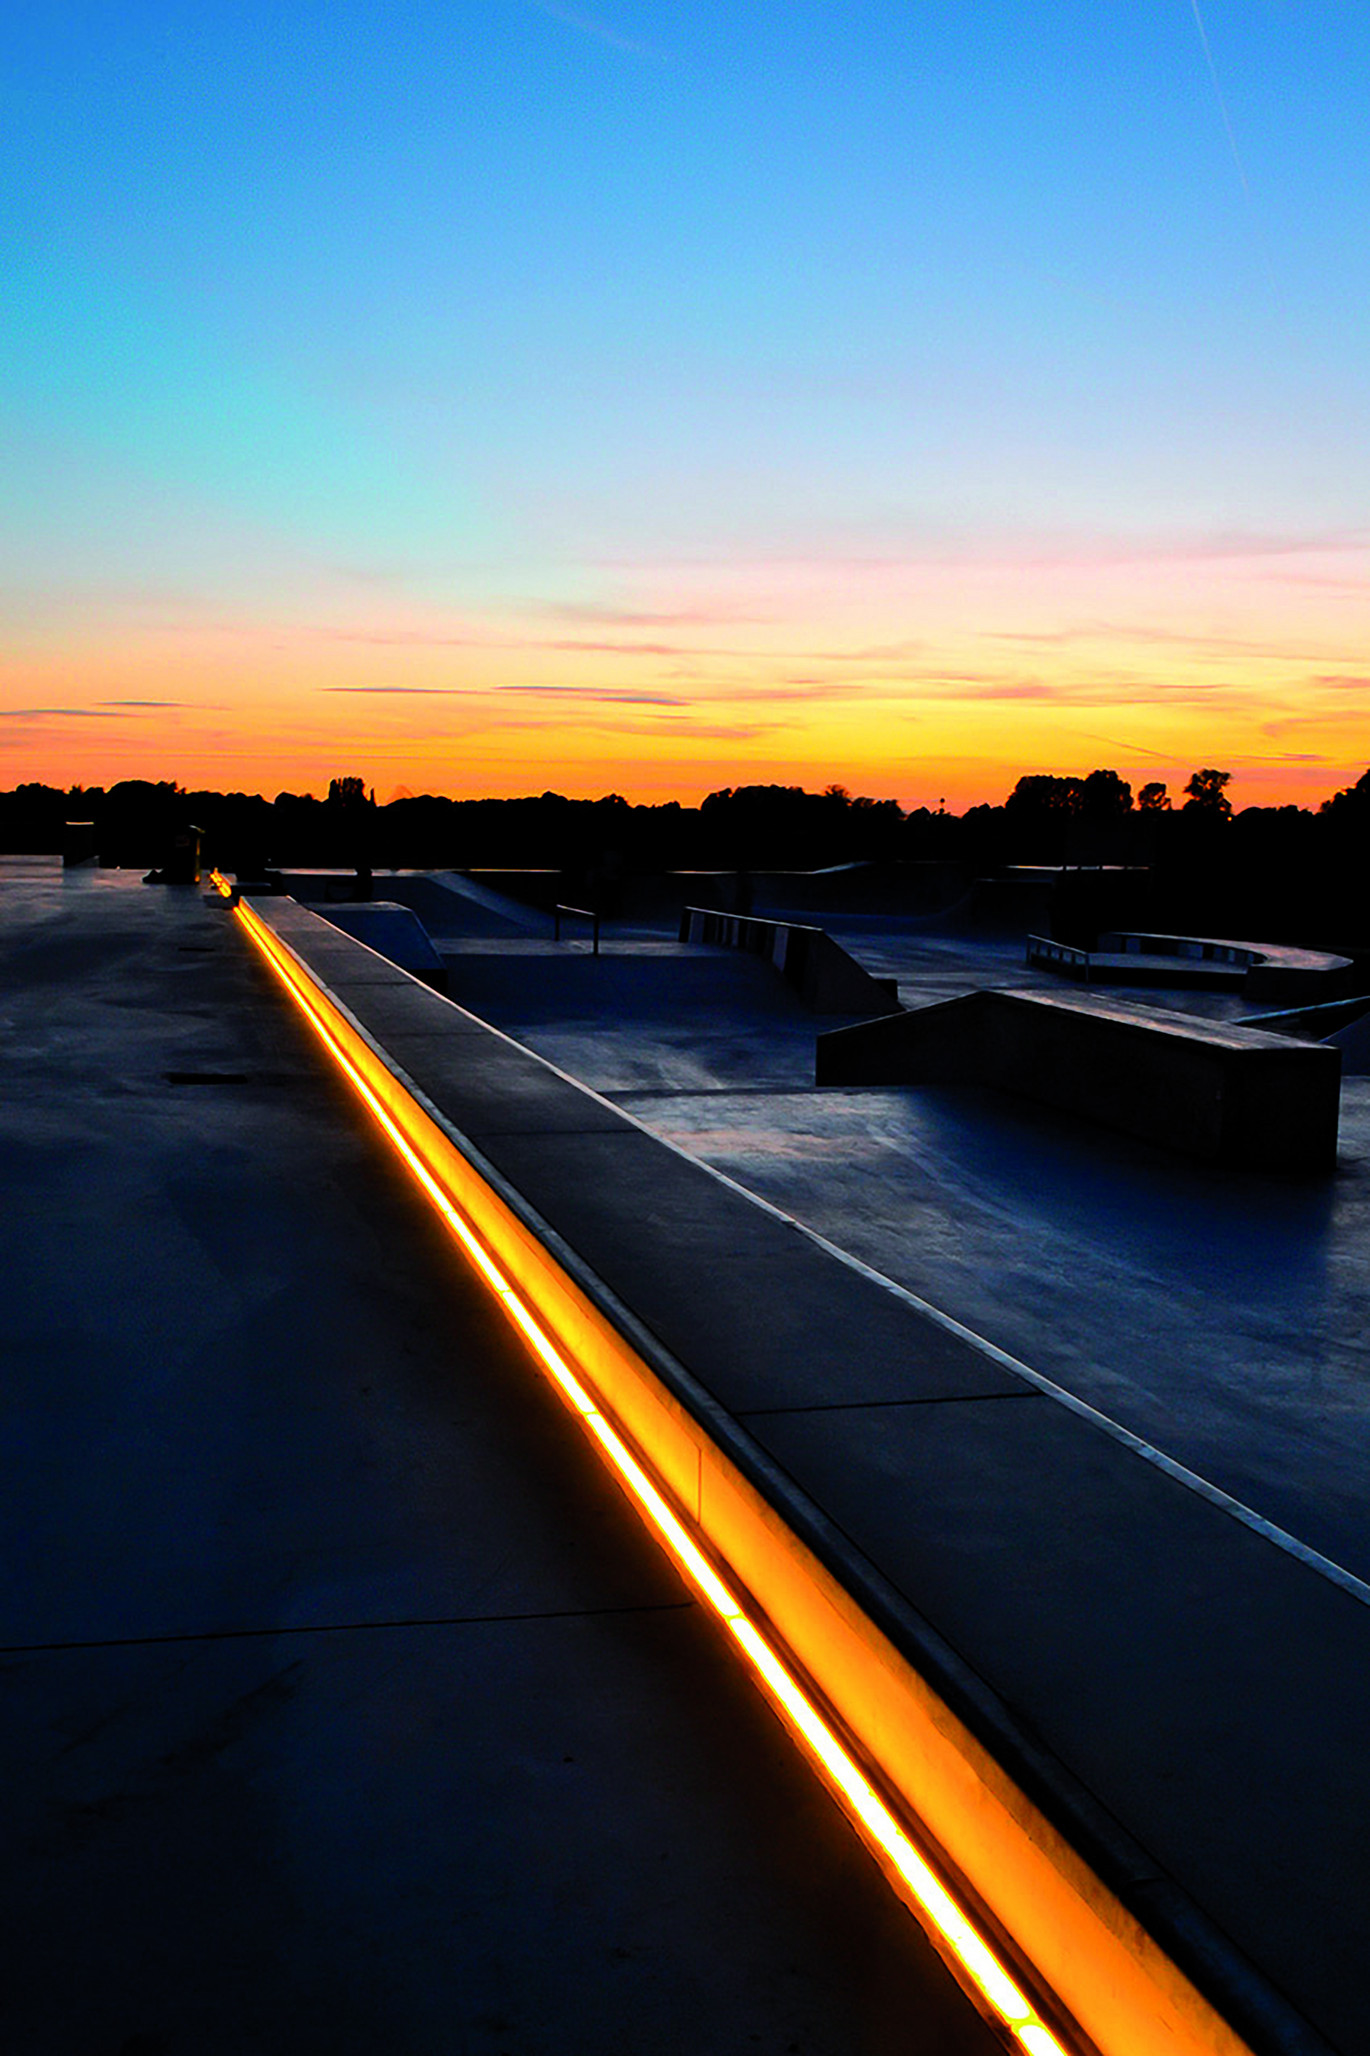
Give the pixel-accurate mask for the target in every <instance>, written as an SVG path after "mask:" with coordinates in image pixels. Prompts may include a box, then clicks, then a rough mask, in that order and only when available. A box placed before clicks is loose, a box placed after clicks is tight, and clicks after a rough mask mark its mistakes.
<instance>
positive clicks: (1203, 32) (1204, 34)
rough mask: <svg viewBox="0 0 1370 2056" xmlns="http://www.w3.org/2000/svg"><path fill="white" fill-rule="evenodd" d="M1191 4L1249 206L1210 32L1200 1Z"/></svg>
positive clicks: (1190, 0) (1214, 90)
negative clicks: (1214, 60)
mask: <svg viewBox="0 0 1370 2056" xmlns="http://www.w3.org/2000/svg"><path fill="white" fill-rule="evenodd" d="M1189 4H1190V6H1191V7H1192V8H1193V10H1194V23H1195V26H1196V28H1197V29H1198V31H1199V36H1200V39H1201V40H1202V43H1203V46H1204V61H1205V63H1206V64H1207V66H1208V76H1209V77H1210V79H1212V81H1213V94H1214V98H1215V99H1216V100H1217V103H1218V112H1219V113H1220V114H1221V115H1222V118H1223V127H1224V128H1225V129H1226V130H1227V141H1228V147H1229V148H1230V150H1231V152H1232V162H1233V163H1234V164H1235V165H1236V167H1237V177H1238V178H1239V179H1240V180H1241V182H1242V191H1243V192H1244V193H1245V194H1246V198H1247V202H1248V204H1249V203H1250V200H1251V187H1250V184H1249V183H1248V180H1247V176H1246V166H1245V165H1244V164H1243V163H1242V153H1241V151H1240V150H1239V149H1238V148H1237V138H1236V135H1235V133H1234V132H1233V128H1232V117H1231V115H1230V114H1229V113H1228V111H1227V102H1226V100H1224V98H1223V89H1222V87H1221V86H1220V85H1219V83H1218V67H1217V65H1216V64H1215V63H1214V62H1213V49H1212V45H1211V44H1210V43H1209V40H1208V30H1207V29H1206V28H1205V27H1204V18H1203V16H1202V15H1201V14H1200V12H1199V0H1189Z"/></svg>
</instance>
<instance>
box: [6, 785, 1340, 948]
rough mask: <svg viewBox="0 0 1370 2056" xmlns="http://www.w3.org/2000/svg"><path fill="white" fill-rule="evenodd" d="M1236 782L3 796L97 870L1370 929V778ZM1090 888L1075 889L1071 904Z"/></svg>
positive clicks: (9, 809) (39, 833)
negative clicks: (1023, 889) (1020, 883)
mask: <svg viewBox="0 0 1370 2056" xmlns="http://www.w3.org/2000/svg"><path fill="white" fill-rule="evenodd" d="M1229 784H1230V774H1229V773H1228V772H1227V771H1224V770H1221V769H1218V768H1216V767H1212V766H1205V767H1202V768H1200V769H1198V770H1196V771H1195V772H1194V773H1193V775H1192V776H1191V777H1190V779H1189V780H1188V782H1187V784H1186V785H1185V786H1184V787H1183V789H1182V790H1181V791H1180V792H1178V793H1176V795H1175V796H1174V798H1173V799H1172V796H1171V795H1170V793H1169V792H1168V791H1167V789H1166V787H1165V786H1164V785H1163V784H1161V783H1160V782H1159V781H1153V782H1151V783H1148V784H1144V785H1143V786H1142V787H1141V789H1140V791H1139V792H1137V793H1136V794H1135V795H1134V793H1133V789H1132V787H1131V785H1130V784H1129V782H1128V780H1127V779H1125V778H1122V777H1121V776H1120V775H1119V774H1118V773H1117V772H1116V771H1113V770H1108V769H1098V770H1093V771H1090V772H1088V773H1087V774H1084V775H1082V776H1075V775H1064V776H1061V775H1051V774H1042V773H1032V774H1029V775H1027V776H1024V777H1022V778H1020V779H1019V780H1018V781H1017V783H1016V784H1015V786H1014V787H1013V790H1012V791H1011V792H1010V793H1009V794H1008V796H1007V797H1006V799H1005V800H1004V801H1003V802H1002V803H1001V804H999V805H980V806H973V807H969V808H967V809H966V811H965V812H964V813H962V814H959V815H957V814H952V813H948V812H947V811H946V809H945V807H942V806H939V807H937V808H935V809H933V808H928V807H915V808H913V809H911V810H909V811H907V812H906V811H905V810H904V809H903V808H902V807H900V806H899V805H898V803H897V802H896V801H894V800H888V799H883V800H882V799H873V798H869V797H867V796H865V795H854V794H852V793H850V792H848V791H847V790H846V789H845V788H844V787H842V786H840V785H829V786H828V787H827V788H826V789H825V790H823V791H821V792H809V791H806V790H805V789H804V788H802V787H800V786H789V785H741V786H728V787H724V788H722V789H721V790H719V791H716V792H711V793H709V794H708V795H707V796H706V797H705V798H704V799H703V800H702V801H701V802H700V804H699V805H698V806H697V807H689V806H682V805H680V804H679V803H678V802H677V801H674V800H668V801H665V802H662V803H659V804H656V805H645V804H639V805H634V804H631V803H630V802H629V801H627V800H626V799H624V798H623V797H622V796H621V795H620V794H618V793H609V794H607V795H605V796H604V797H603V798H600V799H594V800H577V799H568V798H566V797H565V796H564V795H562V794H560V793H553V792H544V793H541V794H539V795H536V796H530V797H527V798H520V799H461V800H458V799H449V798H445V797H443V796H442V795H439V794H422V795H418V796H412V797H411V796H402V797H398V798H395V799H392V800H391V801H390V802H389V803H388V804H387V805H377V804H376V801H375V796H374V793H373V792H372V791H370V790H369V789H368V787H367V785H366V783H365V781H364V780H363V779H362V778H360V777H356V776H340V777H337V778H335V779H333V780H332V782H331V784H330V786H329V790H328V793H327V795H326V796H325V797H323V798H318V797H315V796H314V795H312V794H309V793H291V792H281V793H278V794H277V795H276V796H275V798H274V799H267V798H265V797H263V796H262V795H260V794H250V793H242V792H229V793H219V792H210V791H187V790H185V789H184V788H183V787H181V786H179V785H177V784H174V783H172V782H166V781H164V782H161V783H151V782H148V781H145V780H140V779H129V780H124V781H122V782H121V783H119V784H117V785H113V786H110V787H109V788H108V789H105V788H102V787H82V786H72V787H69V788H67V789H65V790H63V789H61V788H59V787H55V786H48V785H42V784H26V785H20V786H18V787H16V788H15V789H14V790H13V791H11V792H6V793H0V850H4V851H7V852H18V851H23V852H35V853H41V852H44V851H48V852H58V851H60V850H61V849H62V847H63V837H64V833H65V825H66V823H67V822H69V821H75V820H82V821H90V822H93V823H94V834H95V843H96V847H97V850H98V854H99V856H100V860H101V861H102V862H104V863H108V864H121V865H129V866H138V867H141V868H144V869H146V868H147V867H149V866H152V865H156V864H158V863H161V862H162V861H164V859H165V856H166V852H167V849H168V847H169V844H170V839H171V837H172V835H173V834H174V832H175V830H176V829H177V828H178V827H181V826H183V825H184V824H185V823H186V822H187V821H191V822H194V823H195V824H197V825H198V826H199V827H200V828H201V829H202V830H203V832H204V850H205V856H206V859H207V860H208V861H212V862H216V863H219V864H221V865H222V866H223V867H224V868H225V869H226V870H231V871H235V872H237V873H238V874H240V875H242V876H246V877H251V876H259V875H261V874H262V873H263V872H264V871H265V870H266V869H267V867H268V866H276V867H286V868H290V867H297V868H298V867H308V866H329V867H362V868H374V869H377V870H379V869H384V868H389V867H414V868H418V869H424V870H437V869H447V868H451V869H489V870H505V871H514V870H529V869H550V870H553V871H556V872H558V873H560V874H563V875H564V876H566V877H568V878H571V879H574V880H576V881H578V882H579V883H580V885H581V887H582V888H583V889H584V890H586V891H588V892H597V893H598V894H599V897H600V899H601V901H602V902H603V903H604V904H605V905H606V907H609V906H611V905H612V902H613V898H614V894H615V891H616V889H617V887H618V886H619V884H620V883H621V882H622V881H623V880H625V879H627V878H629V877H642V876H650V875H653V874H660V873H665V872H674V871H681V870H684V871H690V870H699V871H708V870H722V871H728V870H730V871H734V872H749V873H750V872H768V871H779V870H817V869H822V868H825V867H831V866H836V865H841V864H850V863H866V864H878V865H892V866H905V865H923V866H927V865H942V866H944V867H949V868H950V871H951V872H953V873H958V874H964V875H965V876H967V877H969V876H974V875H980V874H985V873H988V872H992V871H995V870H997V869H1001V868H1002V867H1004V866H1010V865H1019V866H1022V865H1026V866H1044V867H1067V868H1070V869H1075V870H1089V869H1097V868H1098V867H1124V868H1131V869H1135V870H1138V871H1141V870H1145V871H1146V873H1147V874H1148V883H1147V886H1146V888H1145V891H1144V892H1143V890H1142V888H1141V887H1140V886H1138V888H1137V897H1138V899H1139V902H1140V900H1141V899H1145V900H1146V902H1147V905H1148V906H1149V907H1151V908H1153V909H1155V912H1154V914H1153V916H1152V917H1153V918H1156V919H1158V920H1159V919H1160V918H1161V917H1162V914H1166V915H1167V917H1168V916H1169V911H1170V909H1171V904H1172V902H1183V904H1184V906H1185V907H1186V909H1188V910H1189V917H1190V925H1193V926H1196V927H1197V926H1199V925H1200V922H1201V920H1203V921H1208V922H1209V924H1210V925H1211V922H1212V920H1215V919H1219V918H1224V919H1228V920H1230V919H1236V918H1239V917H1245V916H1246V915H1247V913H1248V910H1249V914H1250V918H1252V919H1256V920H1258V922H1261V923H1263V932H1265V933H1268V934H1271V935H1272V936H1273V935H1274V931H1275V929H1276V928H1283V929H1285V930H1286V931H1287V930H1289V929H1291V928H1298V929H1299V930H1300V932H1305V933H1307V932H1310V928H1312V929H1317V930H1319V931H1326V930H1327V929H1328V927H1329V926H1330V927H1332V928H1336V929H1338V930H1340V931H1342V932H1343V933H1344V932H1345V931H1346V930H1347V929H1348V928H1351V929H1354V930H1355V932H1356V933H1358V934H1359V933H1360V932H1362V930H1365V931H1367V932H1370V920H1367V918H1366V914H1367V909H1366V907H1365V904H1364V901H1365V893H1364V880H1365V877H1366V861H1367V858H1370V771H1367V772H1366V773H1365V775H1364V776H1363V777H1361V778H1360V779H1359V780H1358V781H1357V782H1356V784H1354V785H1352V786H1348V787H1346V788H1345V789H1344V790H1342V791H1340V792H1338V793H1336V794H1335V795H1334V796H1333V797H1332V798H1330V799H1328V800H1325V801H1324V802H1323V803H1322V804H1321V805H1320V806H1319V807H1317V808H1316V809H1313V810H1310V809H1307V808H1302V807H1298V806H1294V805H1284V806H1277V807H1259V806H1257V807H1246V808H1242V809H1241V810H1239V811H1238V810H1234V808H1233V806H1232V803H1231V801H1230V799H1229V797H1228V793H1227V787H1228V785H1229ZM1119 890H1121V888H1115V889H1114V897H1115V899H1116V898H1117V893H1118V891H1119ZM1087 892H1088V886H1087V884H1086V883H1084V882H1081V883H1079V884H1078V885H1077V887H1076V897H1077V898H1081V897H1082V896H1086V895H1087ZM1066 897H1067V898H1068V897H1069V895H1068V894H1067V895H1066ZM1144 915H1145V909H1143V914H1142V915H1141V916H1139V918H1141V917H1144Z"/></svg>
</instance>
